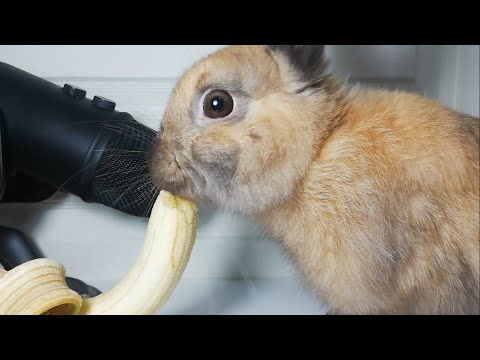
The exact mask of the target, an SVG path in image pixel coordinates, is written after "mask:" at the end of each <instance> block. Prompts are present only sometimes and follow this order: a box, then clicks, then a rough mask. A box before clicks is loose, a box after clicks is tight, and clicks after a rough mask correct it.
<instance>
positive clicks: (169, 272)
mask: <svg viewBox="0 0 480 360" xmlns="http://www.w3.org/2000/svg"><path fill="white" fill-rule="evenodd" d="M197 217H198V214H197V206H196V205H195V204H194V203H192V202H190V201H188V200H186V199H183V198H180V197H176V196H173V195H172V194H170V193H168V192H166V191H161V192H160V194H159V196H158V198H157V199H156V201H155V205H154V207H153V209H152V214H151V216H150V219H149V222H148V226H147V232H146V235H145V240H144V243H143V247H142V249H141V250H140V253H139V255H138V256H137V258H136V260H135V263H134V265H133V266H132V267H131V268H130V270H129V271H128V273H127V274H126V275H125V276H124V277H123V278H122V279H121V280H120V281H119V283H118V284H117V285H116V286H114V287H113V288H112V289H110V290H108V291H107V292H105V293H103V294H101V295H98V296H96V297H94V298H90V299H88V298H87V299H82V298H81V297H80V295H78V294H77V293H76V292H74V291H72V290H70V289H69V288H68V286H67V285H66V283H65V270H64V268H63V266H62V265H61V264H60V263H58V262H56V261H55V260H51V259H35V260H32V261H29V262H27V263H24V264H22V265H20V266H17V267H15V268H13V269H12V270H10V271H8V272H6V273H5V274H4V275H3V277H1V274H0V277H1V279H0V314H3V315H7V314H31V315H39V314H62V315H75V314H81V315H147V314H154V313H155V312H156V311H157V310H158V309H159V308H160V307H161V306H162V305H163V303H164V302H165V301H166V300H167V299H168V297H169V296H170V294H171V293H172V291H173V290H174V289H175V287H176V285H177V283H178V281H179V280H180V277H181V275H182V274H183V271H184V270H185V267H186V265H187V263H188V260H189V258H190V253H191V251H192V248H193V245H194V242H195V237H196V228H197Z"/></svg>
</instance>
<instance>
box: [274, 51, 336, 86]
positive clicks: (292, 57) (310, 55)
mask: <svg viewBox="0 0 480 360" xmlns="http://www.w3.org/2000/svg"><path fill="white" fill-rule="evenodd" d="M266 46H267V49H269V50H270V51H271V52H273V53H274V54H278V53H279V54H283V55H284V56H286V57H287V58H288V60H289V61H290V63H291V64H292V65H293V66H294V67H295V68H296V69H297V70H298V71H300V73H301V74H302V78H301V79H300V80H301V81H303V82H306V83H307V84H308V85H309V86H311V87H319V86H321V83H322V80H324V78H325V76H326V75H327V73H326V72H327V68H328V61H327V59H326V58H325V54H324V53H325V45H266Z"/></svg>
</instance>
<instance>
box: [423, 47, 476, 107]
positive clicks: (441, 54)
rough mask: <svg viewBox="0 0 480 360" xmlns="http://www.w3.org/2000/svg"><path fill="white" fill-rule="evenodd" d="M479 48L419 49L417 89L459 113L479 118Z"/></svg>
mask: <svg viewBox="0 0 480 360" xmlns="http://www.w3.org/2000/svg"><path fill="white" fill-rule="evenodd" d="M479 54H480V46H478V45H420V46H418V49H417V66H416V80H417V87H418V88H419V89H420V90H421V91H422V92H423V93H424V94H425V95H426V96H429V97H431V98H434V99H438V100H439V101H441V102H442V103H444V104H445V105H448V106H450V107H452V108H454V109H457V110H458V111H462V112H465V113H467V114H471V115H475V116H479V102H480V100H479V99H480V95H479V81H480V64H479Z"/></svg>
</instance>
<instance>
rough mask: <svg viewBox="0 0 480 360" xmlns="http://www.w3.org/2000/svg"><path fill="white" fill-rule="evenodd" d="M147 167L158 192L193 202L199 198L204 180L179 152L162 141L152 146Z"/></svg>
mask: <svg viewBox="0 0 480 360" xmlns="http://www.w3.org/2000/svg"><path fill="white" fill-rule="evenodd" d="M157 144H159V145H157ZM149 165H150V174H151V177H152V181H153V182H154V184H155V185H156V186H157V187H158V188H159V189H160V190H166V191H168V192H170V193H172V194H174V195H179V196H183V197H185V198H188V199H190V200H194V201H195V200H199V199H200V198H201V196H200V194H201V193H202V191H201V189H202V188H204V185H205V178H204V177H203V176H202V175H201V173H200V172H198V171H197V170H196V169H195V168H194V167H193V166H191V162H190V161H189V160H188V159H187V158H186V157H185V156H183V155H182V154H181V153H180V152H178V151H175V150H173V149H172V148H171V147H169V146H167V145H166V144H165V143H163V142H162V141H157V142H156V144H155V145H154V146H153V149H152V152H151V156H150V164H149Z"/></svg>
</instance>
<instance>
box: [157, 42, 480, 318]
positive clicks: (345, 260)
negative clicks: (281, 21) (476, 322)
mask: <svg viewBox="0 0 480 360" xmlns="http://www.w3.org/2000/svg"><path fill="white" fill-rule="evenodd" d="M327 65H328V62H327V61H326V59H325V58H324V47H323V46H319V45H269V46H231V47H226V48H224V49H222V50H220V51H218V52H216V53H214V54H212V55H210V56H208V57H207V58H205V59H202V60H201V61H199V62H198V63H196V64H195V65H194V66H193V67H192V68H190V69H189V70H188V71H187V72H186V73H185V74H184V75H183V76H182V78H181V79H180V80H179V82H178V84H177V85H176V87H175V89H174V91H173V93H172V95H171V98H170V101H169V103H168V106H167V109H166V111H165V114H164V118H163V121H162V125H161V129H160V131H159V135H158V138H157V140H158V141H156V143H155V144H154V147H153V150H152V152H151V159H150V166H151V174H152V177H153V179H154V181H155V183H156V185H157V186H158V187H159V188H161V189H165V190H168V191H170V192H172V193H175V194H177V195H180V196H184V197H186V198H189V199H192V200H194V201H198V202H208V203H211V204H213V205H215V206H218V207H219V208H221V209H223V210H226V211H229V212H232V213H237V214H242V215H245V216H248V217H249V218H251V219H254V220H255V221H257V222H258V223H259V224H260V225H261V226H262V227H263V228H264V229H265V230H266V232H267V233H268V234H270V235H271V236H273V237H274V238H276V239H278V240H279V241H280V243H281V244H282V245H283V246H284V248H285V249H286V250H287V252H288V254H290V256H291V258H292V259H293V261H294V263H295V264H296V266H297V267H298V268H299V269H300V270H301V272H302V274H303V276H304V278H305V280H306V281H307V283H308V284H309V285H310V286H311V287H312V288H313V289H314V290H315V291H316V292H317V293H318V295H319V296H321V298H322V299H323V300H325V301H326V302H327V303H328V304H329V305H330V306H331V309H332V313H337V314H400V313H404V314H405V313H408V314H478V313H479V311H480V310H479V271H480V270H479V257H480V254H479V251H480V250H479V243H480V233H479V119H478V118H473V117H470V116H467V115H464V114H461V113H458V112H455V111H454V110H452V109H448V108H446V107H445V106H442V105H441V104H439V103H438V102H435V101H432V100H428V99H426V98H423V97H421V96H418V95H414V94H408V93H403V92H398V91H396V92H389V91H383V90H367V89H361V88H358V87H353V88H352V87H349V86H347V85H345V84H343V83H341V82H339V81H338V80H336V79H335V77H333V76H332V75H331V74H329V73H328V72H327V70H328V69H327Z"/></svg>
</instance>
